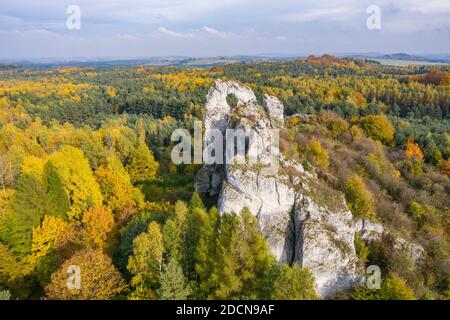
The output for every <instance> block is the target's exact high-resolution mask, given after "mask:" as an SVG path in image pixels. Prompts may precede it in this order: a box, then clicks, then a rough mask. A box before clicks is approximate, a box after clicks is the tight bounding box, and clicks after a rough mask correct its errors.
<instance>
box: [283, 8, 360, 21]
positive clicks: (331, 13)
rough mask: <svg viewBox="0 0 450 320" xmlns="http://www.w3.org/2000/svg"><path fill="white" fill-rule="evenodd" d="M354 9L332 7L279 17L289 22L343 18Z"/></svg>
mask: <svg viewBox="0 0 450 320" xmlns="http://www.w3.org/2000/svg"><path fill="white" fill-rule="evenodd" d="M353 12H354V9H351V8H332V9H321V10H309V11H306V12H297V13H289V14H286V15H283V16H280V17H279V18H278V19H279V20H283V21H287V22H305V21H313V20H318V19H323V18H327V19H329V18H330V17H335V18H341V17H342V16H344V15H345V16H346V15H348V14H350V13H353Z"/></svg>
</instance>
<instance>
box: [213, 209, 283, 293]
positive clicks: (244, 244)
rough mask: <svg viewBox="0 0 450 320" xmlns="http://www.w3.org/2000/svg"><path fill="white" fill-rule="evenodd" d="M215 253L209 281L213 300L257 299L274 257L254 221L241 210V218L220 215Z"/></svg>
mask: <svg viewBox="0 0 450 320" xmlns="http://www.w3.org/2000/svg"><path fill="white" fill-rule="evenodd" d="M217 235H218V236H217V247H216V250H217V254H216V255H215V257H212V259H215V263H214V271H213V273H212V274H211V276H210V278H211V279H212V280H213V282H214V283H215V287H216V288H215V290H214V291H213V292H212V294H211V295H210V297H211V298H215V299H255V298H256V299H257V298H261V296H262V294H263V292H264V286H265V285H266V283H265V278H266V276H267V274H268V273H269V272H270V270H271V268H272V266H273V263H274V261H275V260H274V257H273V256H272V255H271V254H270V251H269V247H268V245H267V242H266V241H265V239H264V237H263V236H262V234H261V231H260V230H259V227H258V224H257V221H256V218H255V217H254V216H253V215H252V214H251V213H250V212H249V210H248V209H244V210H243V211H242V212H241V215H240V216H238V215H236V214H234V213H232V214H224V215H222V217H221V223H220V228H219V231H218V232H217Z"/></svg>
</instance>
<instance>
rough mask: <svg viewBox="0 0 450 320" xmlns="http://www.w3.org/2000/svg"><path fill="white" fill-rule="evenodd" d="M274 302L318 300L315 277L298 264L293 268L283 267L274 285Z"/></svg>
mask: <svg viewBox="0 0 450 320" xmlns="http://www.w3.org/2000/svg"><path fill="white" fill-rule="evenodd" d="M272 298H273V299H274V300H316V299H318V296H317V294H316V291H315V288H314V277H313V275H312V274H311V272H310V271H309V270H308V269H305V268H301V267H300V266H298V265H297V264H294V265H293V266H292V267H290V266H288V265H283V266H281V270H280V274H279V276H278V277H277V279H276V280H275V283H274V292H273V295H272Z"/></svg>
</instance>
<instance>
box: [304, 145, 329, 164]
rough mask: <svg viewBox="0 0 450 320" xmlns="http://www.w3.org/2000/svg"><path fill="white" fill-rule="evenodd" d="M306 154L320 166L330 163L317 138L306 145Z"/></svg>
mask: <svg viewBox="0 0 450 320" xmlns="http://www.w3.org/2000/svg"><path fill="white" fill-rule="evenodd" d="M306 154H307V156H308V157H309V158H310V159H311V160H313V161H314V162H315V163H316V164H317V165H318V166H319V167H320V168H322V169H326V168H328V165H329V164H330V162H329V157H328V152H327V150H325V149H324V148H323V147H322V144H321V143H320V141H319V140H316V139H313V140H311V142H310V143H309V144H308V145H307V146H306Z"/></svg>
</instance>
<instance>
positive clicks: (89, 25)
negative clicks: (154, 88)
mask: <svg viewBox="0 0 450 320" xmlns="http://www.w3.org/2000/svg"><path fill="white" fill-rule="evenodd" d="M75 2H76V4H77V5H79V6H80V8H81V13H82V17H81V19H82V21H81V22H82V29H81V30H77V31H70V30H67V29H66V19H67V18H68V15H67V14H66V9H67V6H68V5H70V4H73V1H72V0H60V1H54V0H39V1H36V0H0V30H1V31H0V35H1V37H2V38H1V39H0V40H1V41H0V43H7V44H8V45H5V46H3V47H2V50H0V57H5V56H7V57H14V56H28V55H38V54H39V55H42V56H51V55H54V54H56V52H58V55H67V56H69V55H75V54H78V55H80V56H81V55H84V56H99V55H103V54H104V52H106V54H108V55H116V54H120V55H127V54H128V55H129V56H130V57H133V56H146V55H155V54H158V55H172V54H179V55H188V54H191V55H205V54H213V55H223V54H257V53H261V54H264V53H289V54H290V53H292V54H294V55H300V54H309V53H316V54H319V53H321V52H322V53H333V52H349V51H359V52H366V51H383V52H386V51H388V52H390V51H406V52H411V53H417V52H420V51H422V50H427V51H430V52H431V51H436V52H438V51H439V52H445V51H447V52H450V42H449V41H448V38H449V35H450V31H449V30H450V19H448V17H449V14H450V2H449V1H448V0H395V1H393V0H377V1H375V2H374V1H373V0H322V1H318V0H300V1H299V0H277V1H271V2H269V1H267V2H264V3H263V4H262V3H261V0H220V1H214V0H134V1H129V0H99V1H92V0H77V1H75ZM371 4H376V5H378V6H379V7H380V8H381V14H382V16H381V18H382V26H381V27H382V29H381V30H380V32H370V31H369V30H368V29H367V28H366V20H367V17H368V14H367V13H366V8H367V7H368V6H369V5H371ZM43 39H44V40H45V41H44V40H43ZM187 42H189V45H187ZM124 43H126V44H127V45H124ZM99 44H102V45H103V44H104V45H103V47H100V45H99ZM67 48H71V49H67ZM423 48H425V49H423ZM56 50H59V51H56Z"/></svg>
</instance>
